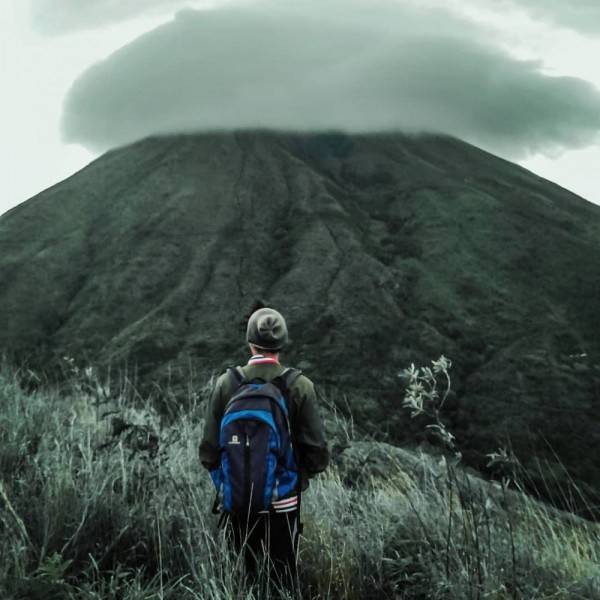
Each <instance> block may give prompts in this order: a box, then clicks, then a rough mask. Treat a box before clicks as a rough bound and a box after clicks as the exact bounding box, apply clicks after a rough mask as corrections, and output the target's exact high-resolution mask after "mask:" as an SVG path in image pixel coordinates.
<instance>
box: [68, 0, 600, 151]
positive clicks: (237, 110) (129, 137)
mask: <svg viewBox="0 0 600 600" xmlns="http://www.w3.org/2000/svg"><path fill="white" fill-rule="evenodd" d="M165 1H166V0H165ZM324 6H325V5H323V4H319V3H317V2H313V1H312V0H310V1H309V0H305V1H303V2H302V1H299V2H296V3H291V2H282V1H281V0H280V1H279V2H264V1H263V2H258V3H252V4H244V5H239V6H229V7H226V8H219V9H212V10H202V11H193V10H185V11H182V12H180V13H179V14H178V15H177V17H176V18H175V19H174V20H173V21H172V22H169V23H167V24H165V25H163V26H161V27H159V28H157V29H155V30H154V31H151V32H149V33H147V34H145V35H143V36H141V37H139V38H138V39H137V40H134V41H133V42H132V43H130V44H129V45H127V46H125V47H123V48H121V49H120V50H118V51H117V52H115V53H114V54H113V55H111V56H110V57H109V58H108V59H106V60H105V61H103V62H102V63H98V64H96V65H94V66H92V67H91V68H90V69H88V70H87V71H86V72H84V73H83V74H82V76H81V77H79V78H78V80H77V81H76V82H75V83H74V85H73V87H72V89H71V90H70V92H69V94H68V96H67V98H66V101H65V106H64V115H63V122H62V127H63V135H64V137H65V139H66V140H67V141H71V142H79V143H82V144H84V145H86V146H87V147H90V148H93V149H96V150H103V149H106V148H109V147H113V146H117V145H121V144H124V143H127V142H131V141H134V140H136V139H138V138H141V137H144V136H147V135H150V134H155V133H168V132H178V131H197V130H206V129H224V128H240V127H271V128H284V129H298V130H319V129H334V128H336V129H343V130H347V131H355V132H361V131H377V130H404V131H430V132H443V133H448V134H451V135H455V136H457V137H460V138H462V139H466V140H467V141H470V142H472V143H475V144H478V145H481V146H483V147H485V148H487V149H490V150H492V151H495V152H498V153H501V154H503V155H505V156H509V157H513V158H518V157H522V156H524V155H526V154H527V153H529V152H535V151H544V152H551V151H555V150H559V149H561V148H568V147H582V146H585V145H586V144H589V143H591V142H592V141H593V140H594V139H596V138H597V135H598V132H599V131H600V110H599V109H600V93H599V92H598V90H596V89H595V88H594V87H593V86H592V85H591V84H588V83H586V82H584V81H583V80H579V79H575V78H567V77H561V78H558V77H548V76H546V75H544V74H542V73H541V72H540V70H539V65H537V64H536V63H533V62H523V61H517V60H515V59H513V58H511V57H509V56H507V55H506V54H504V53H502V52H501V51H500V50H497V49H496V48H495V47H494V46H493V45H492V44H490V43H489V42H488V41H487V40H485V39H484V38H483V34H482V33H481V32H480V31H478V30H477V29H475V27H474V26H473V25H472V24H468V23H466V22H463V21H461V20H459V19H458V18H456V17H452V16H450V15H449V14H448V13H446V12H443V11H441V10H439V11H431V10H429V11H424V10H419V9H416V8H410V7H409V6H408V5H407V4H406V3H405V4H399V3H395V2H391V1H388V2H386V1H383V0H379V1H376V2H375V1H372V2H369V3H365V2H360V1H357V0H352V1H347V2H343V3H342V2H337V1H330V2H328V3H327V5H326V7H327V8H324Z"/></svg>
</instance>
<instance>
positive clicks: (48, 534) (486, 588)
mask: <svg viewBox="0 0 600 600" xmlns="http://www.w3.org/2000/svg"><path fill="white" fill-rule="evenodd" d="M88 379H89V378H88ZM82 380H83V381H84V383H85V380H86V377H83V378H82V377H79V378H78V379H75V380H74V381H73V386H72V390H71V392H68V393H65V391H64V390H62V391H61V392H60V393H59V391H58V390H53V389H51V388H49V387H47V386H46V387H45V388H44V389H40V390H38V391H34V392H30V393H26V392H25V391H24V390H23V389H21V387H20V386H19V383H18V378H17V376H16V374H14V373H11V372H10V371H8V370H5V371H4V373H3V375H0V597H1V598H3V599H7V600H10V599H15V600H16V599H21V598H22V599H28V600H37V599H44V600H46V599H50V600H52V599H56V600H61V599H70V600H92V599H94V600H96V599H114V600H117V599H118V600H142V599H144V600H149V599H155V598H156V599H175V598H176V599H178V600H180V599H181V600H188V599H190V600H192V599H193V600H199V599H202V600H204V599H209V600H210V599H214V600H220V599H230V598H240V599H241V598H243V599H246V600H253V599H257V598H265V597H267V596H268V593H267V592H266V591H265V590H264V589H260V588H258V587H254V588H252V587H249V586H247V585H245V583H244V578H243V569H242V565H241V564H240V561H239V560H238V559H237V557H235V556H233V555H231V554H229V553H228V552H227V551H226V550H225V543H224V539H223V532H222V531H219V530H217V528H216V522H215V521H216V519H215V517H214V516H213V515H212V514H210V507H211V505H212V500H213V491H212V488H211V485H210V482H209V478H208V477H207V475H206V473H205V472H203V470H202V468H201V467H200V465H199V462H198V459H197V446H198V443H199V440H200V436H201V430H202V411H203V406H204V402H203V400H204V398H205V396H206V393H207V390H208V388H206V389H204V390H199V391H198V393H197V394H192V393H190V397H189V398H188V401H187V402H186V403H185V408H184V407H183V405H182V406H181V407H180V409H179V410H177V409H175V408H173V409H172V410H170V412H169V415H168V416H167V417H165V416H164V415H161V414H159V413H158V412H157V411H156V409H155V408H154V403H153V402H152V401H151V400H150V399H143V398H140V397H136V396H135V394H134V393H133V392H132V391H131V390H129V391H128V390H127V388H126V387H124V388H123V392H122V393H121V394H119V395H116V396H112V395H111V394H110V393H108V392H107V390H106V389H105V388H103V387H102V386H90V385H82ZM326 412H327V415H328V429H329V431H330V437H331V441H332V446H334V447H336V448H337V450H336V453H335V457H334V461H333V463H332V465H331V467H330V468H329V469H328V470H327V472H326V473H325V474H323V475H321V476H319V477H318V478H316V479H315V480H314V481H313V483H312V485H311V488H310V490H309V491H308V493H307V494H306V495H305V496H303V516H304V522H305V534H304V537H303V539H302V540H301V546H300V560H301V573H302V597H304V598H343V599H359V598H360V599H368V598H373V599H375V598H378V599H379V598H407V599H417V598H423V599H424V598H434V599H435V598H440V599H441V598H452V599H454V598H456V599H463V598H464V599H479V598H481V599H484V598H486V599H492V598H493V599H503V598H507V599H508V598H527V599H542V598H548V599H550V598H565V599H567V598H568V599H577V598H581V599H582V600H583V599H586V600H590V599H593V598H600V567H599V566H598V565H600V527H599V526H598V525H597V524H594V523H591V522H586V521H584V520H582V519H579V518H576V517H573V516H570V515H568V514H566V513H560V512H559V511H557V510H555V509H551V508H549V507H547V506H545V505H543V504H540V503H538V502H535V501H533V500H532V499H530V498H528V497H527V496H526V495H524V494H522V493H519V492H516V491H513V490H509V489H507V488H506V487H504V486H499V485H497V484H492V483H488V482H484V481H481V480H479V479H477V478H475V477H473V476H471V475H468V474H467V473H465V472H463V471H462V470H460V469H459V468H458V467H453V466H451V465H450V463H448V462H447V461H445V460H442V461H440V462H438V460H437V459H434V458H432V457H429V456H426V455H417V454H411V453H409V452H407V451H404V450H402V449H399V448H395V447H393V446H389V445H387V444H382V443H377V442H368V441H361V440H359V439H357V437H358V436H357V434H356V433H355V431H356V428H355V426H354V423H353V422H352V421H351V420H349V419H347V418H345V417H343V416H341V414H340V413H339V412H336V411H333V410H331V411H330V410H326Z"/></svg>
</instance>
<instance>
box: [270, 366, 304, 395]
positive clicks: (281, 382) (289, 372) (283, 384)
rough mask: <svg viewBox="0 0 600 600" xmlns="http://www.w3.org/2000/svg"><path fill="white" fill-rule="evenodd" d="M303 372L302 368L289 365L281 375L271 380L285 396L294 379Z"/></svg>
mask: <svg viewBox="0 0 600 600" xmlns="http://www.w3.org/2000/svg"><path fill="white" fill-rule="evenodd" d="M301 374H302V371H301V370H300V369H294V368H292V367H288V368H287V369H286V370H285V371H284V372H283V373H281V375H277V377H275V378H274V379H272V380H271V383H272V384H274V385H276V386H277V387H278V388H279V390H280V391H281V393H282V394H283V395H284V396H285V395H286V392H287V391H288V390H289V389H290V387H291V386H292V384H293V383H294V381H296V379H297V378H298V377H299V376H300V375H301Z"/></svg>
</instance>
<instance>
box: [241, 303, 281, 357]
mask: <svg viewBox="0 0 600 600" xmlns="http://www.w3.org/2000/svg"><path fill="white" fill-rule="evenodd" d="M246 341H247V342H248V344H249V345H250V350H251V351H252V353H253V354H266V355H277V354H279V352H280V350H281V349H282V348H283V347H284V346H285V344H286V343H287V341H288V331H287V325H286V322H285V319H284V318H283V316H282V315H281V313H279V312H277V311H276V310H275V309H273V308H259V309H258V310H256V311H254V312H253V313H252V314H251V315H250V318H249V319H248V326H247V328H246Z"/></svg>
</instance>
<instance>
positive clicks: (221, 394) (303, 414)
mask: <svg viewBox="0 0 600 600" xmlns="http://www.w3.org/2000/svg"><path fill="white" fill-rule="evenodd" d="M285 368H286V367H284V366H282V365H280V364H273V363H266V364H264V363H263V364H253V365H245V366H243V367H242V371H243V372H244V375H245V376H246V377H247V378H248V379H252V378H253V377H261V378H262V379H264V380H266V381H270V380H271V379H273V378H274V377H277V375H280V374H281V373H283V371H284V370H285ZM232 391H233V390H232V381H231V377H230V375H229V374H228V373H223V374H222V375H221V376H220V377H219V378H218V379H217V383H216V385H215V387H214V389H213V392H212V394H211V397H210V400H209V402H208V406H207V410H206V415H205V419H206V420H205V423H204V435H203V436H202V442H201V443H200V448H199V454H200V461H201V462H202V464H203V465H204V467H206V468H207V469H214V468H216V467H218V466H219V461H220V451H219V426H220V423H221V418H222V417H223V412H224V410H225V405H226V404H227V401H228V400H229V398H230V397H231V394H232ZM288 408H289V411H290V428H291V430H292V437H293V439H294V441H295V445H296V453H297V456H298V462H299V469H300V473H301V481H302V490H305V489H306V488H307V487H308V479H309V478H310V477H312V476H313V475H316V474H317V473H320V472H321V471H323V470H325V468H326V467H327V465H328V463H329V450H328V448H327V443H326V441H325V437H324V435H323V425H322V422H321V417H320V415H319V409H318V405H317V397H316V394H315V388H314V385H313V382H312V381H311V380H310V379H309V378H308V377H305V376H304V375H300V376H299V377H297V378H296V380H295V381H294V382H293V383H292V385H291V387H290V390H289V392H288Z"/></svg>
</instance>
